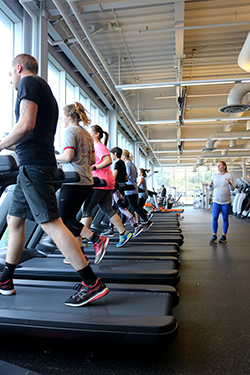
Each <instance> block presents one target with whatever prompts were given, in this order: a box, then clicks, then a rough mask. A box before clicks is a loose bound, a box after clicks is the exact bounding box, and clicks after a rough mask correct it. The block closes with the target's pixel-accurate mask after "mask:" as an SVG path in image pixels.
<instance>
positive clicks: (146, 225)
mask: <svg viewBox="0 0 250 375" xmlns="http://www.w3.org/2000/svg"><path fill="white" fill-rule="evenodd" d="M153 224H154V223H153V221H151V220H149V221H148V222H147V223H145V224H143V231H144V232H146V231H147V230H149V228H151V227H152V225H153Z"/></svg>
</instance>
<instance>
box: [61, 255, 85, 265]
mask: <svg viewBox="0 0 250 375" xmlns="http://www.w3.org/2000/svg"><path fill="white" fill-rule="evenodd" d="M83 255H84V256H85V258H86V261H87V262H88V261H89V260H88V257H87V255H86V254H83ZM63 263H64V264H71V263H70V261H69V260H68V259H66V258H64V259H63Z"/></svg>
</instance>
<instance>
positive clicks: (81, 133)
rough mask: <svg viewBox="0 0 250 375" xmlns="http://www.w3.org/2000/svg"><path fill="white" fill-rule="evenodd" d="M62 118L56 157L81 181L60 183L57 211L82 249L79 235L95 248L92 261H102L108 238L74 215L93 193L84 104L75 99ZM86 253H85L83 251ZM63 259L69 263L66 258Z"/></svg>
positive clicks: (92, 154)
mask: <svg viewBox="0 0 250 375" xmlns="http://www.w3.org/2000/svg"><path fill="white" fill-rule="evenodd" d="M61 121H62V123H63V125H64V128H65V131H64V140H63V146H62V152H61V154H57V155H56V160H57V161H58V162H60V163H61V166H62V169H63V171H75V172H77V173H78V174H79V175H80V182H78V183H68V184H63V185H62V187H61V189H60V192H59V197H58V209H59V215H60V217H61V218H62V220H63V222H64V224H65V225H66V226H67V228H68V229H69V230H70V231H71V232H72V233H73V235H74V236H75V237H76V238H77V240H78V242H79V244H80V246H81V250H82V252H83V253H84V249H83V246H82V237H83V236H84V237H85V238H87V239H89V240H90V241H91V242H92V243H93V245H94V249H95V254H96V257H95V264H98V263H100V262H101V260H102V259H103V257H104V254H105V252H106V249H107V246H108V244H109V238H107V237H103V236H100V237H99V236H98V235H97V234H96V233H93V232H92V231H91V230H90V229H89V228H87V227H86V226H84V225H83V224H82V223H80V222H79V221H78V220H77V219H76V215H77V214H78V212H79V210H80V209H81V206H82V204H83V202H84V201H85V200H86V198H87V197H88V196H89V195H90V194H91V193H92V188H93V184H94V180H93V175H92V171H91V165H92V164H94V163H95V149H94V143H93V140H92V138H91V136H90V134H89V132H88V131H87V130H85V129H84V128H83V127H82V126H81V125H80V122H81V121H82V122H83V124H84V125H85V126H87V125H88V124H89V123H90V120H89V119H88V117H87V115H86V112H85V109H84V108H83V106H82V105H81V104H80V103H78V102H75V103H74V104H69V105H66V106H65V107H64V108H63V116H62V118H61ZM85 257H86V255H85ZM64 263H66V264H70V262H69V261H68V260H67V259H64Z"/></svg>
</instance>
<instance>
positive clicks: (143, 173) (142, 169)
mask: <svg viewBox="0 0 250 375" xmlns="http://www.w3.org/2000/svg"><path fill="white" fill-rule="evenodd" d="M139 171H141V173H142V176H143V177H147V173H148V172H149V171H150V169H144V168H139Z"/></svg>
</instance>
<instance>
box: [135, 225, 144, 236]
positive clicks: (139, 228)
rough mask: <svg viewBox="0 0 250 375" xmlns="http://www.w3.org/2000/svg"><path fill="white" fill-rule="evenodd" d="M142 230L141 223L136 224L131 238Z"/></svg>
mask: <svg viewBox="0 0 250 375" xmlns="http://www.w3.org/2000/svg"><path fill="white" fill-rule="evenodd" d="M142 231H143V226H142V225H138V226H137V227H135V229H134V232H133V238H134V237H137V236H138V235H139V234H140V233H141V232H142Z"/></svg>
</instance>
